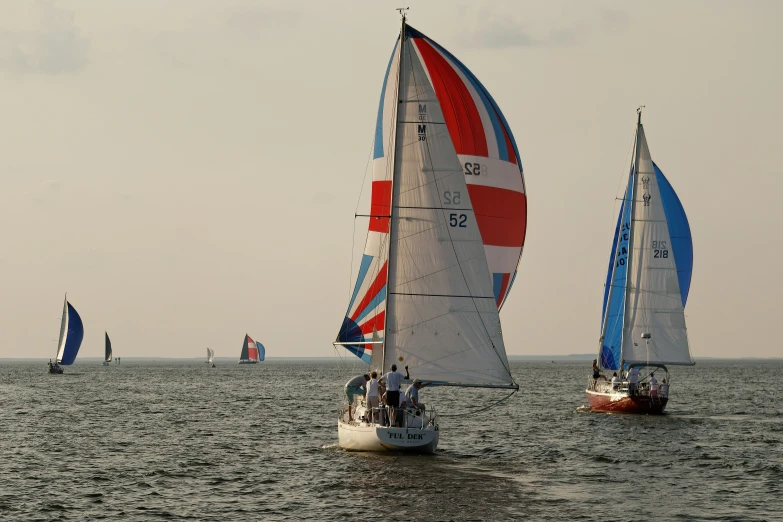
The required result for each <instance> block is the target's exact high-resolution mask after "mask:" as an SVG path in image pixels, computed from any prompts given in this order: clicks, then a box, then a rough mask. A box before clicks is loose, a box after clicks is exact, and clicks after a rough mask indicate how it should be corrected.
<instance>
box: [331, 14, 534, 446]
mask: <svg viewBox="0 0 783 522" xmlns="http://www.w3.org/2000/svg"><path fill="white" fill-rule="evenodd" d="M477 144H480V145H477ZM474 149H475V150H474ZM479 149H480V150H479ZM374 150H375V153H374V160H373V186H372V198H371V199H372V202H371V208H370V216H369V218H370V223H369V227H368V228H369V230H368V235H367V241H366V243H365V251H364V256H363V257H362V261H361V265H360V267H359V271H358V277H357V281H356V284H355V287H354V291H353V293H352V296H351V298H350V302H349V305H348V311H347V313H346V316H345V318H344V320H343V324H342V326H341V328H340V332H339V334H338V336H337V340H336V341H335V343H334V344H335V345H340V346H344V347H345V348H346V349H347V350H349V351H350V352H352V353H354V354H355V355H356V356H358V357H360V358H361V359H362V360H363V361H365V362H366V363H368V364H369V365H370V370H375V371H377V372H378V374H379V376H380V375H381V374H383V373H384V371H388V370H389V369H390V366H391V365H392V363H395V364H398V365H399V366H400V367H401V368H402V367H403V366H409V368H410V373H411V374H413V376H414V377H416V378H418V379H421V380H422V381H431V382H432V383H433V385H434V386H461V387H475V388H504V389H510V390H516V389H518V388H519V387H518V385H517V383H516V382H515V381H514V378H513V377H512V375H511V369H510V366H509V363H508V358H507V357H506V350H505V345H504V342H503V336H502V332H501V327H500V318H499V315H498V308H499V307H500V306H501V305H502V304H503V301H504V299H505V297H506V296H507V295H508V290H509V287H510V284H511V281H510V278H512V275H513V274H514V273H515V272H516V266H517V263H518V261H519V255H520V253H521V248H522V240H523V238H524V234H525V219H526V209H525V206H526V205H525V201H526V200H525V195H524V183H523V181H522V174H521V168H520V166H519V164H518V158H519V156H518V154H517V153H516V146H515V145H514V142H513V136H512V135H511V131H510V129H509V128H508V125H507V123H506V121H505V118H503V116H502V113H501V112H500V109H499V108H498V107H497V105H496V104H495V103H494V100H492V97H491V96H490V95H489V93H488V92H487V90H486V89H485V88H484V86H483V85H482V84H481V83H480V82H479V81H478V79H476V77H475V76H473V74H472V73H471V72H470V71H469V70H468V69H467V68H466V67H465V66H464V65H463V64H462V62H460V61H459V60H458V59H457V58H455V57H454V56H453V55H452V54H450V53H449V52H448V51H447V50H445V49H444V48H443V47H441V46H440V45H438V44H437V43H435V42H434V41H433V40H431V39H430V38H428V37H427V36H425V35H423V34H422V33H420V32H419V31H417V30H415V29H413V28H412V27H410V26H408V25H407V24H406V22H405V17H403V20H402V29H401V33H400V38H399V39H398V40H397V44H396V45H395V48H394V51H393V52H392V57H391V60H390V61H389V67H388V68H387V73H386V78H385V80H384V84H383V90H382V92H381V103H380V109H379V111H378V123H377V127H376V137H375V147H374ZM488 151H489V152H488ZM489 156H491V157H489ZM476 176H478V178H477V177H476ZM506 183H507V184H509V186H510V187H515V188H516V190H511V189H509V190H507V191H505V190H500V191H494V190H484V189H489V188H497V187H501V186H504V185H505V184H506ZM510 192H513V194H511V193H510ZM502 196H508V197H507V198H506V197H502ZM508 202H514V203H513V204H512V205H511V206H512V207H514V208H510V207H509V206H508ZM515 205H516V206H515ZM493 241H496V243H494V244H493ZM497 244H501V245H505V246H507V247H508V248H505V247H502V248H495V246H497ZM490 247H492V248H490ZM492 256H496V257H492ZM501 257H502V261H503V262H502V263H496V261H497V260H498V259H499V258H501ZM367 373H370V372H367ZM358 402H359V404H358V406H357V408H356V414H355V415H353V416H352V415H351V411H350V410H349V409H348V408H343V410H342V411H341V412H340V415H339V417H338V421H337V425H338V437H339V444H340V447H342V448H344V449H348V450H355V451H400V450H403V451H416V452H430V453H431V452H434V451H435V449H436V448H437V445H438V440H439V435H440V429H439V427H438V419H437V417H436V415H435V412H434V409H433V408H431V407H427V409H426V411H424V410H421V409H419V410H413V409H409V410H407V411H406V412H405V413H403V414H402V417H403V418H402V419H401V421H402V422H400V424H401V425H402V427H395V426H388V425H387V423H386V422H385V420H384V415H385V413H386V408H383V407H382V408H379V409H372V410H370V409H369V407H368V405H367V403H366V402H365V401H364V400H363V399H359V400H358ZM398 418H399V417H398ZM471 422H473V419H471V418H468V417H467V416H466V418H464V419H463V420H462V422H461V423H460V425H461V427H462V428H464V427H466V426H469V425H470V423H471ZM480 422H482V423H483V422H484V421H483V420H482V421H480Z"/></svg>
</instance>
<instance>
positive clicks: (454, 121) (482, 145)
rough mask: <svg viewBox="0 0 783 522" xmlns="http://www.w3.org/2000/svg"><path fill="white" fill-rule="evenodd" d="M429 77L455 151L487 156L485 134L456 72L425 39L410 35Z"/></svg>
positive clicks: (475, 110) (478, 116)
mask: <svg viewBox="0 0 783 522" xmlns="http://www.w3.org/2000/svg"><path fill="white" fill-rule="evenodd" d="M413 41H414V42H416V45H417V47H418V48H419V52H420V53H421V56H422V58H423V59H424V62H425V64H426V67H427V70H428V71H429V73H430V79H432V87H433V88H434V89H435V95H436V96H437V97H438V102H440V109H441V111H442V112H443V119H444V120H446V127H447V128H448V129H449V135H450V136H451V141H452V142H453V143H454V148H455V149H456V151H457V154H469V155H472V156H482V157H485V158H486V157H487V155H488V149H487V136H486V134H485V133H484V125H483V124H482V123H481V116H480V115H479V111H478V108H476V102H475V101H474V100H473V97H472V96H471V95H470V91H469V90H468V88H467V87H466V86H465V84H464V83H463V82H462V79H461V78H460V77H459V74H457V71H455V70H454V68H453V67H452V66H451V65H450V64H449V62H447V61H446V59H445V58H443V56H442V55H441V54H440V53H439V52H438V51H436V50H435V49H434V48H433V47H432V46H431V45H430V44H429V42H427V41H426V40H423V39H421V38H413Z"/></svg>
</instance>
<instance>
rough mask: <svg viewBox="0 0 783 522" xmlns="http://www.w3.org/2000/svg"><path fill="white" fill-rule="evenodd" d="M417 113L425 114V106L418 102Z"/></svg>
mask: <svg viewBox="0 0 783 522" xmlns="http://www.w3.org/2000/svg"><path fill="white" fill-rule="evenodd" d="M419 114H427V106H426V105H422V104H419Z"/></svg>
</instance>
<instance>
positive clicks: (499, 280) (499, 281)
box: [492, 273, 504, 302]
mask: <svg viewBox="0 0 783 522" xmlns="http://www.w3.org/2000/svg"><path fill="white" fill-rule="evenodd" d="M503 275H504V274H500V273H494V274H492V293H493V294H495V302H497V300H498V297H500V291H501V290H503Z"/></svg>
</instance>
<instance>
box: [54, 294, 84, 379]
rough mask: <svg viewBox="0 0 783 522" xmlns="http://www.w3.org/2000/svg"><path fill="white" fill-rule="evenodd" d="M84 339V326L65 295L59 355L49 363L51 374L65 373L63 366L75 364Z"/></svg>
mask: <svg viewBox="0 0 783 522" xmlns="http://www.w3.org/2000/svg"><path fill="white" fill-rule="evenodd" d="M82 339H84V325H83V324H82V318H81V317H79V314H78V313H77V312H76V309H75V308H74V307H73V306H71V303H69V302H68V294H65V301H64V302H63V316H62V322H61V323H60V340H59V342H58V343H57V355H56V357H55V359H54V363H52V361H51V360H50V361H49V373H63V366H68V365H71V364H73V362H74V361H75V360H76V355H77V354H78V353H79V348H80V347H81V345H82Z"/></svg>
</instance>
